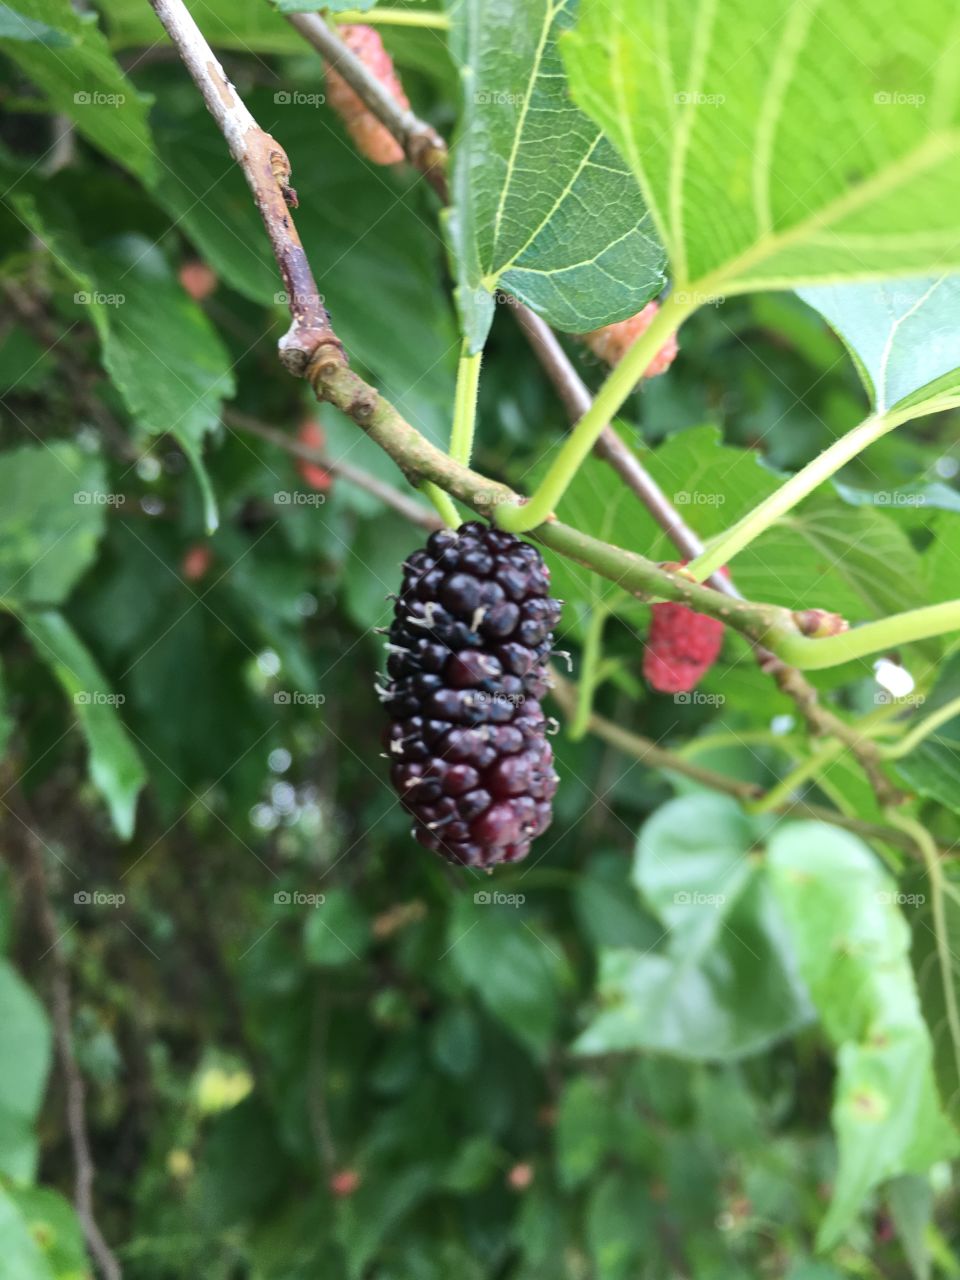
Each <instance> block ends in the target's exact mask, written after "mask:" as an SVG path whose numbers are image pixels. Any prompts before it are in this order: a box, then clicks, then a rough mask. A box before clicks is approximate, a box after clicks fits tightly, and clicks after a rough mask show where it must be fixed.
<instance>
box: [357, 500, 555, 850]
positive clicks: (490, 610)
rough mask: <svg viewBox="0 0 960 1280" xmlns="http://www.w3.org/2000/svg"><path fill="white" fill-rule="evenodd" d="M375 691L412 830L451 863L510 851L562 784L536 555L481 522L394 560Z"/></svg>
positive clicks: (531, 833) (548, 607) (546, 811)
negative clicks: (389, 616)
mask: <svg viewBox="0 0 960 1280" xmlns="http://www.w3.org/2000/svg"><path fill="white" fill-rule="evenodd" d="M403 570H404V572H403V585H402V587H401V591H400V595H399V597H398V598H397V602H396V605H395V608H394V620H393V624H392V626H391V627H390V631H389V637H390V638H389V642H388V644H387V652H388V657H387V681H388V683H387V687H386V688H385V689H384V690H383V694H382V696H383V700H384V702H385V703H386V706H387V710H388V712H389V714H390V718H391V724H390V726H389V728H388V730H387V733H386V745H387V752H388V754H389V758H390V760H391V769H390V777H391V781H392V783H393V785H394V787H395V788H396V791H397V793H398V794H399V796H400V800H401V802H402V803H403V805H404V806H405V807H406V808H407V809H408V810H409V811H410V813H412V814H413V818H414V827H413V834H414V837H415V838H416V839H417V840H419V842H420V843H421V844H422V845H425V846H426V848H428V849H432V850H434V851H435V852H436V853H440V854H442V855H443V856H444V857H445V858H447V859H449V860H450V861H451V862H456V863H460V864H462V865H464V866H468V867H492V866H495V865H496V864H497V863H499V862H518V861H519V860H520V859H521V858H524V857H526V855H527V854H528V853H529V852H530V845H531V843H532V841H533V840H534V839H535V837H536V836H538V835H540V834H541V833H542V832H543V831H545V830H546V829H547V827H548V826H549V825H550V820H551V817H552V812H551V809H552V806H551V801H552V799H553V795H554V793H555V791H556V789H557V775H556V773H555V772H554V769H553V752H552V751H551V749H550V743H549V741H548V739H547V736H546V721H545V719H544V714H543V710H542V709H541V707H540V699H541V698H542V697H543V695H544V694H545V693H546V691H547V687H548V675H547V659H548V657H549V654H550V650H551V648H552V645H553V627H554V626H555V625H556V623H557V621H558V619H559V617H560V604H559V601H557V600H554V599H552V598H551V597H550V595H549V590H550V574H549V570H548V569H547V567H546V565H545V564H544V563H543V559H542V558H541V556H540V553H539V552H538V551H537V549H536V548H535V547H533V546H530V544H529V543H525V542H521V541H520V540H519V539H518V538H515V537H514V536H513V534H510V533H504V532H502V531H501V530H499V529H491V528H488V527H487V526H486V525H483V524H481V523H480V522H479V521H471V522H470V523H468V524H464V525H461V526H460V528H459V529H458V530H456V531H453V530H450V529H442V530H440V531H439V532H437V533H434V534H431V536H430V538H429V539H428V541H427V545H426V547H424V548H423V549H422V550H420V551H415V552H414V553H413V555H412V556H410V558H409V559H408V560H407V561H406V563H405V564H404V566H403Z"/></svg>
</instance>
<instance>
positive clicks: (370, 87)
mask: <svg viewBox="0 0 960 1280" xmlns="http://www.w3.org/2000/svg"><path fill="white" fill-rule="evenodd" d="M286 17H287V21H288V22H289V23H290V25H291V26H292V27H295V28H296V29H297V31H299V32H300V34H301V35H302V36H303V38H304V39H305V40H306V41H308V43H310V44H312V45H313V47H314V48H315V49H316V50H317V52H318V53H319V54H320V55H321V56H322V57H323V58H324V60H325V61H326V62H328V63H329V64H330V66H331V67H333V68H334V69H335V70H336V71H338V72H339V73H340V75H342V76H343V78H344V80H346V82H347V84H348V85H349V86H350V88H351V89H353V90H354V92H355V93H356V94H357V95H358V96H359V97H360V98H361V99H362V100H363V102H364V103H365V105H366V106H368V107H369V108H370V110H371V112H372V113H373V114H374V115H375V116H376V117H377V119H378V120H379V121H380V123H381V124H382V125H384V126H385V127H386V128H387V129H388V130H389V131H390V133H392V134H393V136H394V137H395V138H396V140H397V142H399V143H400V145H401V147H403V150H404V152H405V153H406V156H407V159H408V160H409V161H410V163H411V164H412V165H413V166H414V168H415V169H419V170H420V172H421V173H422V174H423V175H424V177H425V178H426V179H427V181H428V182H429V183H430V184H431V186H432V187H433V189H434V190H435V191H436V193H437V195H438V196H439V197H440V199H441V200H442V201H443V202H444V203H446V201H447V179H446V173H445V170H446V166H447V145H446V143H445V142H444V140H443V139H442V138H441V137H440V135H439V134H438V133H437V132H436V130H435V129H434V128H433V127H432V126H431V125H429V124H427V123H426V121H424V120H420V119H419V118H418V117H417V116H415V115H414V113H413V112H412V111H411V110H409V108H407V107H401V106H400V104H399V103H398V102H397V101H396V100H395V99H394V98H393V97H392V96H391V95H390V94H389V93H388V92H387V90H386V89H385V88H384V87H383V85H382V84H381V83H380V81H379V80H378V79H377V78H376V76H373V75H371V74H370V72H368V71H367V69H366V67H365V66H364V65H363V63H362V62H361V61H360V59H359V58H357V57H356V56H355V55H354V54H353V53H352V52H351V50H349V49H348V48H347V47H346V45H345V44H344V43H343V41H342V40H341V39H340V37H339V36H338V35H337V33H336V32H335V31H334V30H333V29H332V28H331V27H329V26H328V25H327V24H326V22H324V20H323V18H321V17H320V16H319V15H318V14H315V13H288V14H287V15H286Z"/></svg>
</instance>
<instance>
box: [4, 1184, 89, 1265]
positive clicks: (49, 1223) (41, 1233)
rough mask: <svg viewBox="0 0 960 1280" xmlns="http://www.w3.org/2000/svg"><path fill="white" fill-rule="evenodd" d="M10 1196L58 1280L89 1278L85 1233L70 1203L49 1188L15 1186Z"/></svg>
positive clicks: (10, 1190)
mask: <svg viewBox="0 0 960 1280" xmlns="http://www.w3.org/2000/svg"><path fill="white" fill-rule="evenodd" d="M7 1193H8V1195H9V1196H10V1199H11V1200H12V1201H13V1203H14V1204H15V1205H16V1206H17V1208H18V1209H19V1210H20V1213H21V1215H22V1216H23V1219H24V1222H25V1223H26V1225H27V1229H28V1230H29V1232H30V1234H31V1236H32V1237H33V1239H34V1240H35V1241H36V1242H37V1244H38V1245H39V1246H40V1249H41V1251H42V1253H43V1256H44V1260H45V1262H46V1263H47V1265H48V1266H49V1267H50V1269H51V1272H52V1274H53V1276H54V1277H55V1280H81V1278H82V1277H86V1276H87V1275H89V1261H88V1259H87V1249H86V1245H85V1243H84V1239H83V1232H82V1230H81V1229H80V1223H79V1222H78V1221H77V1215H76V1213H75V1212H74V1210H73V1206H72V1205H71V1204H70V1203H69V1202H68V1201H67V1200H65V1199H64V1198H63V1196H62V1195H60V1193H59V1192H57V1191H53V1190H51V1189H50V1188H49V1187H16V1186H14V1187H10V1188H8V1192H7ZM31 1280H33V1273H32V1272H31Z"/></svg>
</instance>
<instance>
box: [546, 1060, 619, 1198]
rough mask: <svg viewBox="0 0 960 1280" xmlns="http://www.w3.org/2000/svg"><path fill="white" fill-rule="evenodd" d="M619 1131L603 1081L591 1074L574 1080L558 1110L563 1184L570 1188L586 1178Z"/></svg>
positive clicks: (558, 1146) (558, 1165) (559, 1148)
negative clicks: (601, 1082)
mask: <svg viewBox="0 0 960 1280" xmlns="http://www.w3.org/2000/svg"><path fill="white" fill-rule="evenodd" d="M616 1133H617V1124H616V1115H615V1113H614V1112H613V1110H612V1108H611V1106H610V1101H609V1098H608V1097H607V1094H606V1092H605V1090H604V1088H603V1086H602V1085H601V1084H600V1082H599V1081H597V1080H595V1079H593V1078H592V1077H590V1076H578V1077H576V1078H575V1079H573V1080H571V1081H570V1083H569V1084H568V1085H567V1087H566V1089H565V1090H564V1092H563V1097H562V1098H561V1099H560V1107H559V1109H558V1112H557V1127H556V1144H557V1177H558V1179H559V1181H560V1185H561V1186H562V1187H564V1188H565V1189H567V1190H569V1189H570V1188H571V1187H578V1186H580V1185H581V1184H582V1183H583V1182H585V1181H586V1180H587V1178H589V1177H590V1176H591V1174H593V1173H594V1171H595V1170H596V1169H597V1168H598V1167H599V1166H600V1165H601V1164H602V1163H603V1160H604V1157H605V1156H606V1153H607V1151H608V1150H609V1148H610V1145H611V1143H613V1142H614V1141H615V1135H616Z"/></svg>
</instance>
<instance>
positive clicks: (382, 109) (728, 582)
mask: <svg viewBox="0 0 960 1280" xmlns="http://www.w3.org/2000/svg"><path fill="white" fill-rule="evenodd" d="M288 21H290V23H291V24H292V25H293V26H294V27H295V28H296V30H297V31H299V32H300V34H301V35H303V36H304V37H305V39H306V40H307V41H308V42H309V43H310V44H312V45H313V47H314V48H315V49H317V50H318V51H319V52H320V54H321V55H322V56H323V57H324V58H325V59H326V60H327V61H328V62H329V63H330V64H331V65H333V66H335V67H336V68H337V70H338V71H339V72H340V74H341V75H342V76H343V77H344V79H345V80H346V81H347V82H348V83H349V84H350V86H351V88H353V89H354V91H355V92H356V93H357V94H358V96H359V97H360V98H361V99H362V100H363V102H364V103H365V105H366V106H367V107H368V108H369V109H370V111H371V112H372V113H373V114H374V115H375V116H376V117H377V119H378V120H379V121H380V123H381V124H382V125H384V126H385V128H386V129H387V130H388V131H389V132H390V133H391V134H392V135H393V137H394V138H395V139H396V140H397V142H398V143H399V144H400V145H401V146H402V147H403V149H404V151H405V153H406V155H407V159H408V160H409V161H410V163H411V164H413V165H414V166H415V167H416V168H418V169H420V170H421V171H422V172H424V173H425V174H426V175H427V176H428V177H429V178H430V180H431V182H432V183H433V185H434V188H435V190H436V191H437V193H438V195H439V196H440V198H441V200H443V202H444V203H447V202H448V200H449V192H448V187H447V182H446V169H447V163H448V155H447V147H446V143H445V142H444V140H443V139H442V138H441V137H440V136H439V135H438V134H437V133H436V131H435V130H434V129H433V128H432V127H431V126H430V125H429V124H427V123H426V122H425V121H422V120H419V119H417V117H416V116H415V115H414V114H413V113H412V112H411V111H409V110H406V109H404V108H401V107H400V106H399V105H398V103H397V102H395V101H394V99H393V98H392V97H391V95H390V94H389V93H388V92H387V91H386V90H385V89H384V87H383V85H381V83H380V81H379V80H378V79H377V78H376V76H374V75H373V74H372V73H371V72H370V71H368V69H367V68H366V67H365V66H364V64H363V63H362V62H361V61H360V59H359V58H358V57H356V55H355V54H354V53H353V52H352V51H351V50H350V49H348V48H347V46H346V45H345V44H344V42H343V41H342V40H341V39H340V37H339V36H338V35H337V33H336V31H334V30H333V29H332V28H331V27H329V26H328V25H327V24H326V23H325V22H324V21H323V19H322V18H319V17H316V16H314V15H312V14H292V15H288ZM427 142H428V145H425V143H427ZM509 305H510V306H511V309H512V310H513V312H514V314H515V315H516V318H517V323H518V324H519V326H520V329H521V331H522V332H523V334H524V336H525V337H526V338H527V341H528V342H529V344H530V347H531V349H532V351H533V352H534V354H535V355H536V357H537V359H538V361H539V362H540V365H541V367H542V368H543V370H544V372H545V373H546V374H547V376H548V378H549V379H550V381H551V382H552V383H553V386H554V389H555V390H556V392H557V394H558V395H559V396H560V399H561V401H562V402H563V405H564V407H565V409H566V411H567V416H568V417H569V419H570V423H571V425H575V424H576V423H577V422H578V421H579V420H580V418H582V417H583V415H584V414H585V413H586V412H587V411H588V410H589V409H590V407H591V404H592V403H593V397H592V396H591V394H590V390H589V388H588V387H587V385H586V383H585V382H584V381H583V379H582V378H581V377H580V375H579V374H578V373H577V371H576V369H575V368H574V366H573V363H572V362H571V360H570V359H569V357H568V356H567V353H566V352H565V351H564V349H563V346H562V345H561V343H560V340H559V339H558V338H557V335H556V334H555V333H554V332H553V330H552V329H551V328H550V326H549V325H548V324H547V323H546V321H545V320H543V319H542V318H541V317H540V316H538V315H537V314H536V312H534V311H531V309H530V308H529V307H527V306H525V305H524V304H523V303H521V302H519V301H518V300H517V299H510V301H509ZM594 452H595V453H596V454H597V456H598V457H600V458H603V459H604V461H606V462H607V463H609V465H610V466H611V467H612V468H613V469H614V470H615V471H616V472H617V474H618V475H619V476H620V478H621V479H622V480H623V482H624V484H626V486H627V487H628V488H629V489H630V490H631V491H632V492H633V493H634V494H636V496H637V497H638V498H639V499H640V501H641V502H642V503H643V505H644V506H645V507H646V509H647V510H648V511H649V512H650V514H651V515H652V516H653V518H654V520H656V522H657V524H658V525H659V526H660V528H661V529H663V531H664V532H665V533H666V534H667V536H668V537H669V538H670V540H671V542H672V543H673V545H674V546H675V547H676V548H677V550H678V551H679V552H680V554H681V555H682V556H683V557H684V559H686V560H692V559H694V558H695V557H697V556H699V555H700V554H701V552H702V551H703V549H704V547H703V542H702V541H701V540H700V538H699V537H698V536H697V534H696V533H695V531H694V530H693V529H691V528H690V526H689V525H688V524H687V523H686V521H685V520H684V519H683V517H682V516H681V515H680V513H679V511H677V509H676V507H675V506H674V505H673V503H672V502H671V501H670V499H669V498H668V497H667V495H666V494H665V493H664V492H663V490H662V489H661V488H660V486H659V485H658V484H657V482H656V480H654V478H653V476H651V475H650V473H649V472H648V471H647V470H646V468H645V467H644V466H643V464H642V463H641V462H640V460H639V459H638V458H637V456H636V454H635V453H634V452H633V450H632V449H630V448H629V447H628V446H627V445H626V444H624V442H623V440H621V438H620V436H619V435H618V434H617V432H616V431H615V430H614V429H613V427H612V426H611V425H609V424H608V425H607V426H605V427H604V429H603V431H602V432H601V433H600V438H599V440H598V441H597V444H596V445H595V447H594ZM707 582H708V585H709V586H711V587H713V588H714V590H716V591H721V592H723V593H724V594H725V595H728V596H731V597H733V598H734V599H742V596H741V595H740V592H739V591H738V590H737V587H736V584H735V583H734V581H733V579H732V578H730V577H727V576H725V575H723V574H721V573H715V574H713V575H712V576H711V577H710V578H708V579H707ZM753 649H754V654H755V657H756V660H757V662H758V664H759V665H760V667H761V669H762V670H763V671H765V672H766V673H767V674H768V675H770V676H771V678H772V679H773V680H775V681H776V684H777V686H778V687H779V689H780V690H781V692H782V693H784V694H785V695H786V696H787V697H789V698H790V699H792V700H793V701H794V702H795V703H796V705H797V709H798V710H799V711H800V713H801V715H802V716H803V718H804V719H805V720H806V722H807V724H808V726H809V727H810V729H811V731H812V732H813V733H814V734H816V735H818V736H830V737H836V738H839V739H840V740H841V741H842V742H843V743H845V744H846V746H847V747H849V749H850V751H851V753H852V754H853V756H854V757H855V759H856V760H857V761H858V763H859V764H860V766H861V768H862V769H863V771H864V773H865V775H866V777H867V779H868V781H869V782H870V785H871V786H872V788H873V790H874V792H875V794H876V796H877V800H878V802H879V803H880V805H881V806H883V807H886V806H887V805H890V804H896V803H899V802H900V801H901V800H902V799H903V795H902V792H900V791H899V790H898V789H897V788H896V787H895V786H894V785H893V783H892V782H891V781H890V779H889V778H888V776H887V774H886V772H885V770H884V767H883V763H882V759H881V757H880V755H879V752H878V751H877V748H876V745H875V744H874V743H872V742H870V741H869V740H866V739H864V738H863V737H861V735H860V734H858V733H857V731H856V729H855V728H853V727H852V726H850V725H848V724H847V723H846V722H845V721H844V720H842V719H841V718H840V717H839V716H837V715H834V714H833V713H832V712H831V711H828V710H827V709H826V708H825V707H823V706H822V705H821V704H820V701H819V696H818V693H817V690H816V688H815V687H814V686H813V685H812V684H810V682H809V681H808V680H806V679H805V678H804V676H802V675H801V674H800V672H799V671H798V670H797V669H796V668H795V667H790V666H787V664H786V663H784V662H783V661H782V660H781V659H779V658H778V657H777V656H776V655H775V654H774V653H772V652H771V651H770V650H769V649H767V648H765V647H764V646H763V645H760V644H754V646H753Z"/></svg>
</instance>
